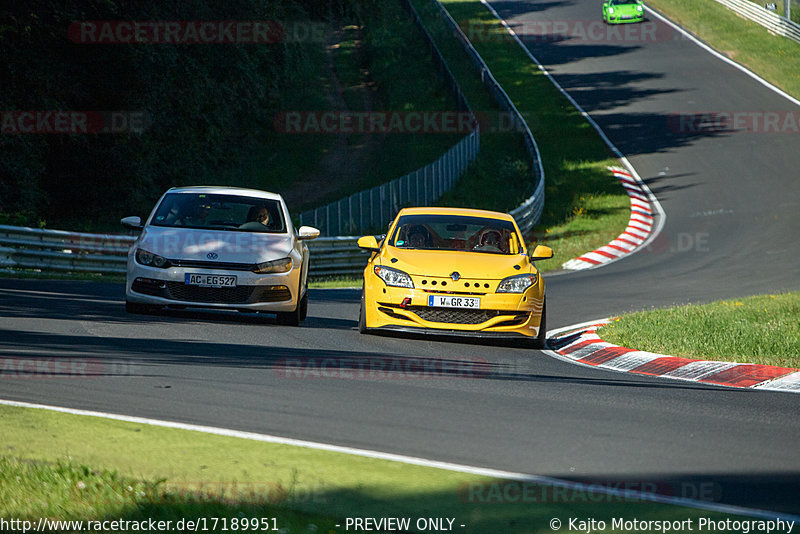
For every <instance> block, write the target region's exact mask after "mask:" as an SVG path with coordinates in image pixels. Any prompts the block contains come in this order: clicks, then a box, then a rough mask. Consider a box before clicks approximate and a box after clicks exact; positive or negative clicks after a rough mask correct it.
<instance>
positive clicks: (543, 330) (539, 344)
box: [530, 300, 547, 350]
mask: <svg viewBox="0 0 800 534" xmlns="http://www.w3.org/2000/svg"><path fill="white" fill-rule="evenodd" d="M546 342H547V300H545V301H544V302H543V303H542V320H541V322H540V324H539V335H537V336H536V339H534V340H533V342H531V345H530V347H531V348H532V349H539V350H541V349H543V348H544V346H545V343H546Z"/></svg>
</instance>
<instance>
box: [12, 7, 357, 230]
mask: <svg viewBox="0 0 800 534" xmlns="http://www.w3.org/2000/svg"><path fill="white" fill-rule="evenodd" d="M370 3H371V2H363V1H359V2H352V4H351V2H350V1H348V0H340V1H338V2H336V1H334V2H324V3H323V2H316V1H313V0H305V1H302V0H301V1H294V2H279V1H269V0H226V1H225V2H218V1H213V0H187V1H183V2H163V1H161V0H143V1H139V2H124V1H120V0H85V1H81V2H61V1H56V0H28V1H26V2H18V3H9V2H6V3H3V5H2V6H0V57H2V58H3V60H2V62H0V111H2V112H3V113H4V115H5V117H4V118H8V116H9V113H12V114H13V112H21V111H55V110H72V111H76V110H77V111H100V112H126V113H127V112H134V113H136V114H138V115H137V117H141V116H143V117H144V121H145V125H146V128H145V130H144V132H143V133H136V132H128V133H92V134H81V135H78V134H76V135H73V134H52V133H51V134H47V133H44V134H25V133H9V132H8V131H6V132H5V133H3V134H0V223H2V222H5V221H9V222H13V223H16V224H20V223H23V222H24V223H27V224H36V223H37V222H38V221H39V220H40V219H44V220H46V221H48V222H50V221H59V222H61V223H62V224H63V223H68V222H73V223H77V227H75V226H73V229H82V228H80V227H81V226H83V225H85V224H88V223H87V221H108V220H111V217H110V216H109V214H113V217H116V218H117V219H118V216H124V215H129V214H131V213H140V214H144V213H146V210H147V209H149V207H150V206H151V205H152V201H153V199H154V198H156V197H157V196H158V195H159V194H160V193H161V192H163V190H164V189H165V188H167V187H170V186H173V185H182V184H188V183H192V184H196V183H204V182H206V183H219V182H220V180H218V179H217V177H218V176H220V175H221V174H224V173H229V174H230V173H231V172H232V170H233V169H235V168H236V166H237V162H238V161H239V160H240V159H241V158H242V157H244V155H245V154H247V153H248V152H249V151H252V150H253V149H254V144H255V143H262V144H263V141H264V135H267V134H266V133H265V130H267V128H266V126H269V125H270V124H271V120H272V117H273V116H274V114H275V112H276V110H279V109H282V108H285V107H287V106H289V107H290V106H292V105H293V104H294V102H297V101H299V100H300V99H302V98H303V92H304V91H305V90H306V88H308V87H310V86H312V85H313V84H312V83H311V80H313V79H314V76H315V72H313V71H314V65H313V62H312V61H310V60H309V54H313V53H314V52H313V51H314V49H315V47H316V48H319V47H320V46H321V44H320V43H319V42H316V43H315V42H313V39H295V40H291V39H283V40H278V42H275V43H269V44H224V45H223V44H84V43H81V42H75V39H72V40H71V39H70V36H69V35H68V33H69V31H70V27H71V25H73V24H74V23H75V22H76V21H282V22H284V23H286V24H288V25H289V26H291V24H292V23H295V24H300V23H308V24H310V23H312V22H313V21H324V20H328V19H330V18H331V17H342V16H346V17H358V16H359V13H358V10H360V9H369V5H370ZM287 99H292V100H294V102H287ZM237 185H244V186H248V185H254V184H247V183H245V184H237ZM3 219H5V221H4V220H3Z"/></svg>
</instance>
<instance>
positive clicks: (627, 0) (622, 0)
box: [611, 0, 639, 6]
mask: <svg viewBox="0 0 800 534" xmlns="http://www.w3.org/2000/svg"><path fill="white" fill-rule="evenodd" d="M638 3H639V0H611V5H612V6H624V5H626V4H630V5H636V4H638Z"/></svg>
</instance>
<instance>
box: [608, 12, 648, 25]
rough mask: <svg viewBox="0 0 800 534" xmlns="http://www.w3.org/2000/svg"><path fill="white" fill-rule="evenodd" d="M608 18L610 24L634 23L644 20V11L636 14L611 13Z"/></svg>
mask: <svg viewBox="0 0 800 534" xmlns="http://www.w3.org/2000/svg"><path fill="white" fill-rule="evenodd" d="M607 20H608V23H609V24H633V23H636V22H643V21H644V13H637V14H635V15H610V16H609V17H608V19H607Z"/></svg>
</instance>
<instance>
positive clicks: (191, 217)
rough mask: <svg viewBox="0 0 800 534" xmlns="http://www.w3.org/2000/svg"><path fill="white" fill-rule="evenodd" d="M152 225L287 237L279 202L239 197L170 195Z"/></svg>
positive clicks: (191, 194) (190, 194) (160, 207)
mask: <svg viewBox="0 0 800 534" xmlns="http://www.w3.org/2000/svg"><path fill="white" fill-rule="evenodd" d="M150 224H151V225H153V226H167V227H178V228H203V229H212V230H230V231H239V232H264V233H286V222H285V220H284V218H283V210H282V209H281V204H280V202H279V201H278V200H271V199H266V198H257V197H247V196H238V195H215V194H206V193H168V194H167V195H166V196H164V199H163V200H162V201H161V204H159V206H158V208H157V209H156V213H155V215H153V219H152V221H150Z"/></svg>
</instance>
